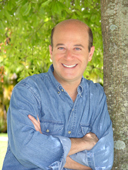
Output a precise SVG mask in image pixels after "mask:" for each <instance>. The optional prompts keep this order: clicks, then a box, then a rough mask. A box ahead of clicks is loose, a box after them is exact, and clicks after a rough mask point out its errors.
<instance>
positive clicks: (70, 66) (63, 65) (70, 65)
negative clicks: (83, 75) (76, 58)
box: [63, 64, 76, 68]
mask: <svg viewBox="0 0 128 170" xmlns="http://www.w3.org/2000/svg"><path fill="white" fill-rule="evenodd" d="M63 66H64V67H68V68H72V67H75V66H76V64H74V65H70V66H67V65H65V64H63Z"/></svg>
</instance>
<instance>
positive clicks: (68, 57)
mask: <svg viewBox="0 0 128 170" xmlns="http://www.w3.org/2000/svg"><path fill="white" fill-rule="evenodd" d="M65 58H66V59H67V60H70V59H72V58H73V53H72V51H71V50H69V49H67V50H66V54H65Z"/></svg>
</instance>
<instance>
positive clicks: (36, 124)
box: [28, 115, 42, 134]
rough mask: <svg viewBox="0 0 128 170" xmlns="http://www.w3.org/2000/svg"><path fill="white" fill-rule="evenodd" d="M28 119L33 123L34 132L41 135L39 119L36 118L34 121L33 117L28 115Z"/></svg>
mask: <svg viewBox="0 0 128 170" xmlns="http://www.w3.org/2000/svg"><path fill="white" fill-rule="evenodd" d="M28 118H29V119H30V120H31V122H32V123H33V125H34V127H35V130H36V131H38V132H40V133H41V134H42V131H41V126H40V120H39V117H38V116H37V120H36V119H35V118H34V117H33V116H31V115H28Z"/></svg>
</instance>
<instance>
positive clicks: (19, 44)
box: [0, 0, 103, 83]
mask: <svg viewBox="0 0 128 170" xmlns="http://www.w3.org/2000/svg"><path fill="white" fill-rule="evenodd" d="M70 18H74V19H79V20H81V21H83V22H85V23H86V24H87V25H89V26H90V27H91V29H92V31H93V34H94V46H95V53H94V57H93V60H92V61H91V62H90V63H89V65H88V67H87V70H86V72H85V73H84V76H85V77H86V78H88V79H93V80H94V81H99V82H100V83H103V69H102V67H103V50H102V36H101V22H100V19H101V16H100V0H92V1H90V0H86V1H85V0H81V1H80V0H29V1H26V0H15V1H14V0H6V1H5V0H2V1H0V43H2V42H4V44H2V45H1V53H0V64H1V65H4V66H5V70H6V72H7V73H8V74H12V73H16V74H17V75H19V80H21V79H23V78H25V77H27V76H29V75H32V74H38V73H40V72H46V71H47V70H48V68H49V66H50V64H51V62H50V57H49V51H48V46H49V44H50V34H51V29H52V28H53V27H54V26H55V25H56V24H57V23H58V22H60V21H63V20H65V19H70ZM7 38H9V41H7Z"/></svg>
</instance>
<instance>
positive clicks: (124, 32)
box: [101, 0, 128, 170]
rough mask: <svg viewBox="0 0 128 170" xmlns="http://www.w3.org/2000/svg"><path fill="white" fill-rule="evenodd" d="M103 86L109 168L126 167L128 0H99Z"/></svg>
mask: <svg viewBox="0 0 128 170" xmlns="http://www.w3.org/2000/svg"><path fill="white" fill-rule="evenodd" d="M101 23H102V35H103V45H104V89H105V93H106V95H107V103H108V110H109V113H110V117H111V120H112V122H113V130H114V144H115V146H114V151H115V156H114V165H113V168H112V170H128V0H101Z"/></svg>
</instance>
